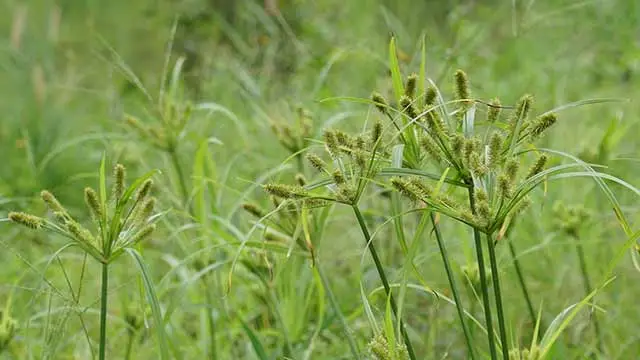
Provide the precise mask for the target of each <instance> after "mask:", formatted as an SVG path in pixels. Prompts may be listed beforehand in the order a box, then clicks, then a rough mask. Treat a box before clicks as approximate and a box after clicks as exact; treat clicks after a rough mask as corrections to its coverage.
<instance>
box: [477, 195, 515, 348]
mask: <svg viewBox="0 0 640 360" xmlns="http://www.w3.org/2000/svg"><path fill="white" fill-rule="evenodd" d="M468 191H469V204H470V205H471V211H472V212H474V213H475V200H474V190H473V185H472V184H471V185H470V186H469V190H468ZM473 240H474V242H475V246H476V258H477V262H478V272H479V274H480V287H481V290H482V305H483V306H484V317H485V322H486V323H487V324H486V325H487V338H488V340H489V351H490V353H491V359H492V360H497V359H498V353H497V352H496V343H495V339H494V337H493V336H494V334H493V319H492V316H491V304H490V300H489V290H488V286H489V284H487V274H486V273H485V268H484V255H483V253H482V240H481V239H480V231H479V230H478V229H476V228H473ZM503 353H507V354H508V351H506V350H503Z"/></svg>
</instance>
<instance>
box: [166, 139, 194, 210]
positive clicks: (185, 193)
mask: <svg viewBox="0 0 640 360" xmlns="http://www.w3.org/2000/svg"><path fill="white" fill-rule="evenodd" d="M167 152H168V153H169V157H170V158H171V163H172V165H173V168H174V169H175V171H176V175H177V176H178V185H179V186H180V191H181V192H182V202H183V205H185V206H186V205H187V203H188V202H189V190H187V183H186V180H185V178H184V171H183V170H182V165H180V159H179V158H178V152H177V149H176V148H175V147H171V148H169V149H168V150H167Z"/></svg>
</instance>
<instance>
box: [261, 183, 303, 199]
mask: <svg viewBox="0 0 640 360" xmlns="http://www.w3.org/2000/svg"><path fill="white" fill-rule="evenodd" d="M263 189H264V190H265V191H266V192H267V193H269V194H271V195H274V196H278V197H281V198H283V199H300V198H304V197H307V196H308V192H307V190H305V189H304V188H303V187H302V186H297V185H285V184H266V185H264V186H263Z"/></svg>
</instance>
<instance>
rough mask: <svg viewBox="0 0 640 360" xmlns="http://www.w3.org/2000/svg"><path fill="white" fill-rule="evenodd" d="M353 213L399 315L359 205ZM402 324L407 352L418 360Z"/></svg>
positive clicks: (393, 306) (392, 304) (402, 322)
mask: <svg viewBox="0 0 640 360" xmlns="http://www.w3.org/2000/svg"><path fill="white" fill-rule="evenodd" d="M352 209H353V213H354V214H355V216H356V218H357V220H358V225H359V226H360V230H361V231H362V235H363V236H364V239H365V241H366V245H367V249H369V253H370V254H371V258H372V259H373V262H374V264H375V267H376V271H377V272H378V276H379V277H380V281H381V282H382V286H383V287H384V291H385V294H386V295H387V297H388V299H389V304H390V305H391V310H393V313H394V314H395V315H397V314H398V306H397V304H396V301H395V298H394V296H393V294H392V292H391V287H390V286H389V280H387V275H386V273H385V272H384V268H383V266H382V263H381V262H380V258H379V257H378V252H377V251H376V248H375V245H374V244H373V241H371V235H370V234H369V229H368V228H367V224H366V223H365V221H364V217H363V216H362V213H361V212H360V209H359V208H358V206H357V205H355V204H354V205H352ZM398 322H399V323H400V332H401V333H402V338H403V340H404V344H405V346H406V347H407V352H408V353H409V358H411V360H416V359H417V358H416V354H415V351H414V350H413V346H412V345H411V340H410V339H409V334H407V330H406V328H405V324H404V321H403V320H402V319H398Z"/></svg>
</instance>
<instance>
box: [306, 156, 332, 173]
mask: <svg viewBox="0 0 640 360" xmlns="http://www.w3.org/2000/svg"><path fill="white" fill-rule="evenodd" d="M307 160H309V163H310V164H311V166H313V167H314V168H315V169H316V170H318V171H319V172H325V171H326V169H327V164H326V163H325V162H324V161H322V159H321V158H320V157H319V156H318V155H316V154H314V153H308V154H307Z"/></svg>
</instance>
